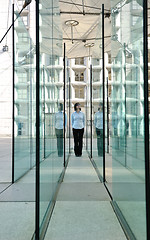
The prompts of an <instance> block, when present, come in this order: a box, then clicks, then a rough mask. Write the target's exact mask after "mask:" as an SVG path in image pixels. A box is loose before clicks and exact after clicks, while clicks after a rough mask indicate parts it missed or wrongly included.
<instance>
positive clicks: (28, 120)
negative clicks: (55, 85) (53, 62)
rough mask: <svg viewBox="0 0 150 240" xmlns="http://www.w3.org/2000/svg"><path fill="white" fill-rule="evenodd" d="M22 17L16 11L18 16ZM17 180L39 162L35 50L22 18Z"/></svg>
mask: <svg viewBox="0 0 150 240" xmlns="http://www.w3.org/2000/svg"><path fill="white" fill-rule="evenodd" d="M16 17H18V13H17V12H15V16H14V18H16ZM14 35H15V37H14V38H15V39H14V52H15V66H14V71H15V73H14V74H15V76H14V181H16V180H18V179H19V178H20V177H22V176H23V175H24V174H25V173H27V172H28V171H29V170H30V169H31V168H32V167H33V166H34V165H35V114H34V113H35V78H34V76H35V66H34V62H35V61H34V60H35V50H34V46H33V43H32V40H31V38H30V36H29V33H28V31H27V30H26V27H25V25H24V23H23V21H22V19H21V17H18V19H17V20H16V21H15V24H14Z"/></svg>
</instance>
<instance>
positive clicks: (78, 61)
mask: <svg viewBox="0 0 150 240" xmlns="http://www.w3.org/2000/svg"><path fill="white" fill-rule="evenodd" d="M75 64H76V65H84V58H83V57H82V58H76V59H75Z"/></svg>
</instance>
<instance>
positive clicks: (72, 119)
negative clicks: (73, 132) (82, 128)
mask: <svg viewBox="0 0 150 240" xmlns="http://www.w3.org/2000/svg"><path fill="white" fill-rule="evenodd" d="M73 123H74V118H73V113H72V114H71V125H72V127H73Z"/></svg>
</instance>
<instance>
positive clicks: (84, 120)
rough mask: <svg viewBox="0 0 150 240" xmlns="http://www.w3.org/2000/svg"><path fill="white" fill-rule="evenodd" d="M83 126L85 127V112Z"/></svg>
mask: <svg viewBox="0 0 150 240" xmlns="http://www.w3.org/2000/svg"><path fill="white" fill-rule="evenodd" d="M83 126H84V127H85V115H84V113H83Z"/></svg>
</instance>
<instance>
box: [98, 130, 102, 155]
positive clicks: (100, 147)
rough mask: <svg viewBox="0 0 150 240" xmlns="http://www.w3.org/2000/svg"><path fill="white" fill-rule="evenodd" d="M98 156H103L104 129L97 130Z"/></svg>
mask: <svg viewBox="0 0 150 240" xmlns="http://www.w3.org/2000/svg"><path fill="white" fill-rule="evenodd" d="M96 134H97V150H98V156H103V129H98V128H96Z"/></svg>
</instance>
